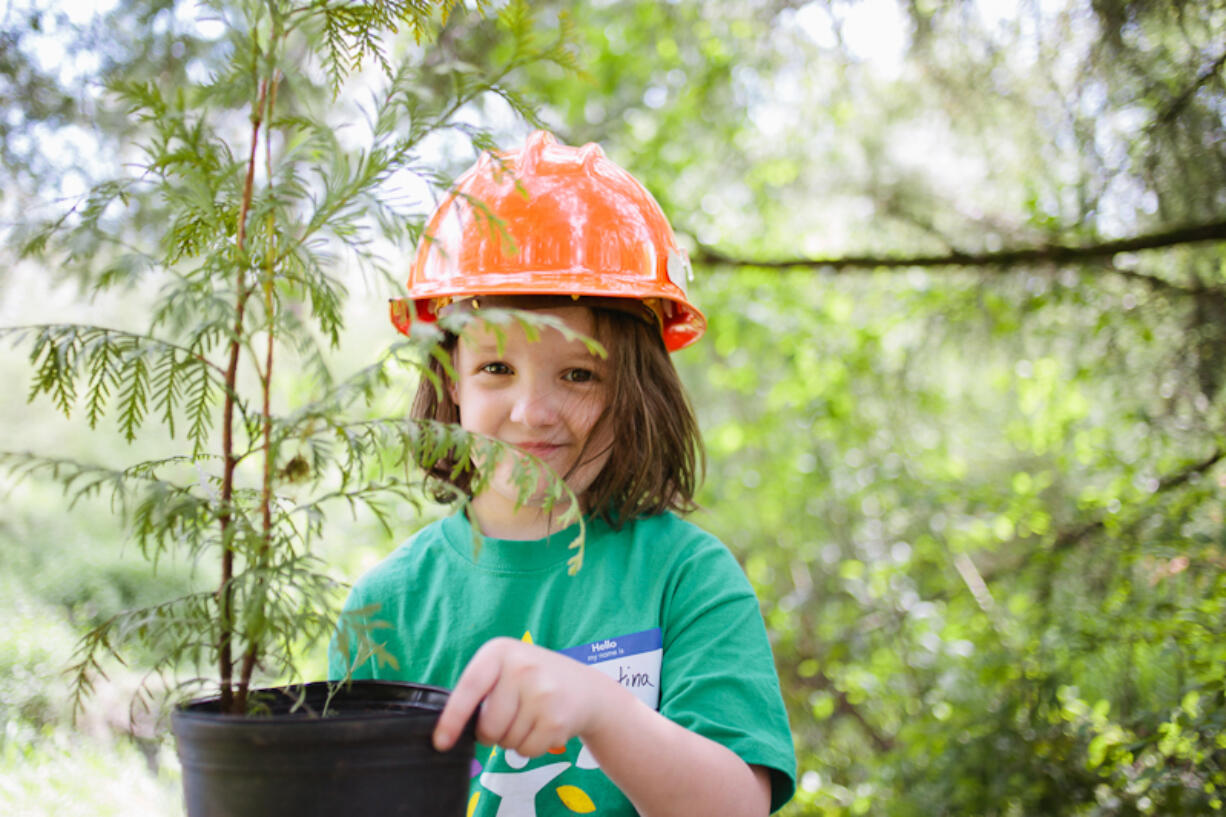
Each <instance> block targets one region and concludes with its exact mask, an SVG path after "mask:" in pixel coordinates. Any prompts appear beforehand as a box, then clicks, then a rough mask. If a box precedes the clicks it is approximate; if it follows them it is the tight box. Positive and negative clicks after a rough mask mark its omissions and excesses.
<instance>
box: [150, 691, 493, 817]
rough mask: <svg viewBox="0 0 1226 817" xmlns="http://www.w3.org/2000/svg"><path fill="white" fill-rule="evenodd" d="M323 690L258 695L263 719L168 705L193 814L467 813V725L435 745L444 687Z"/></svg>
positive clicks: (211, 706) (353, 816)
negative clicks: (449, 743)
mask: <svg viewBox="0 0 1226 817" xmlns="http://www.w3.org/2000/svg"><path fill="white" fill-rule="evenodd" d="M329 691H330V685H329V684H327V683H323V682H320V683H311V684H304V685H301V686H292V687H280V688H276V689H265V690H259V691H257V692H256V693H253V696H256V697H255V699H256V700H257V701H258V704H257V706H259V707H261V708H262V709H263V710H264V711H266V712H267V713H268V714H256V715H250V716H247V717H239V716H236V715H222V714H220V713H219V712H218V708H219V707H218V701H217V699H216V698H206V699H202V700H198V701H193V702H191V703H189V704H185V705H184V706H182V707H180V708H179V709H177V710H175V712H174V714H173V715H172V716H171V724H172V728H173V730H174V734H175V740H176V742H177V743H178V750H179V759H180V761H181V763H182V766H183V790H184V795H185V797H186V801H187V813H188V817H274V816H275V815H282V814H284V815H293V817H316V815H319V817H323V816H324V815H326V817H338V815H345V817H363V815H378V817H392V815H406V817H407V815H414V817H417V816H420V817H435V815H438V817H463V815H464V812H465V809H466V807H467V803H468V784H469V779H470V775H471V769H472V761H473V742H474V734H473V727H472V724H470V725H469V728H468V730H466V732H465V734H464V735H463V736H462V737H461V739H460V741H459V742H458V743H457V744H456V747H455V748H454V749H452V750H451V751H450V752H446V753H439V752H436V751H435V750H434V746H433V745H432V743H431V741H430V736H431V733H432V732H433V730H434V724H435V722H436V721H437V720H438V714H439V712H440V711H442V708H443V704H444V703H446V701H447V691H446V690H444V689H440V688H438V687H430V686H423V685H420V684H408V683H399V682H390V681H354V682H352V683H351V684H349V685H346V686H340V687H335V686H333V687H332V693H333V694H332V695H331V699H330V700H329ZM325 706H326V708H327V712H326V714H324V715H323V716H322V717H321V713H324V711H325Z"/></svg>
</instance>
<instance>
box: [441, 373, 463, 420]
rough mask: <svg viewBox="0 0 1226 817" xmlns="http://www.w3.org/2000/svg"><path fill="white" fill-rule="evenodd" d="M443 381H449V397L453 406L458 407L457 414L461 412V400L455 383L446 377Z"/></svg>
mask: <svg viewBox="0 0 1226 817" xmlns="http://www.w3.org/2000/svg"><path fill="white" fill-rule="evenodd" d="M443 379H444V380H446V381H447V395H448V396H449V397H450V398H451V404H452V405H453V406H455V407H456V412H457V413H458V412H459V410H460V398H459V395H458V393H457V392H458V390H457V389H456V386H455V381H454V380H452V379H451V378H450V377H447V376H446V375H444V376H443Z"/></svg>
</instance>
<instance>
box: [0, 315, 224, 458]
mask: <svg viewBox="0 0 1226 817" xmlns="http://www.w3.org/2000/svg"><path fill="white" fill-rule="evenodd" d="M4 338H11V339H13V340H14V341H15V342H16V343H17V344H21V343H23V342H28V343H30V345H31V350H30V362H31V364H32V365H33V368H34V378H33V380H32V382H31V386H30V391H29V394H28V399H29V400H31V401H33V400H34V399H36V398H37V397H38V396H39V395H41V394H46V395H48V396H49V397H50V398H51V400H52V403H53V404H54V405H55V407H56V408H57V409H58V410H59V411H60V412H61V413H63V414H64V415H65V416H71V414H72V410H73V408H74V406H75V405H76V403H77V398H78V387H79V386H80V385H81V383H82V381H84V385H85V398H84V399H85V407H86V417H87V419H88V421H89V423H90V426H91V427H93V426H96V425H97V423H98V421H99V420H100V419H101V418H102V416H103V415H104V414H105V413H106V411H107V409H108V407H109V403H110V400H111V398H112V397H115V410H116V412H117V413H118V420H119V428H120V430H121V431H122V433H123V435H124V437H125V439H127V440H129V441H130V440H133V439H135V437H136V434H137V431H138V430H139V429H140V427H141V426H142V425H143V423H144V421H145V418H146V416H147V414H148V411H149V408H150V400H151V399H155V400H156V403H155V404H154V407H155V408H157V409H159V410H160V411H159V417H160V418H161V419H162V421H163V422H164V423H165V424H166V425H167V427H168V429H169V430H170V432H171V434H173V433H174V418H175V414H176V411H177V410H178V408H179V406H180V402H181V396H182V394H181V388H182V387H181V384H182V382H183V381H184V380H187V379H193V378H207V379H210V380H216V379H217V378H218V377H219V375H220V372H218V371H217V369H216V367H215V366H213V364H211V363H210V362H209V361H208V360H207V358H205V357H204V356H203V355H202V354H200V353H198V352H196V351H194V350H192V349H188V348H184V347H182V346H179V345H178V344H174V343H169V342H167V341H164V340H160V339H158V338H154V337H150V336H148V335H138V334H134V333H131V332H123V331H120V330H117V329H108V328H105V327H99V326H88V325H79V324H45V325H41V326H21V327H6V328H0V339H4Z"/></svg>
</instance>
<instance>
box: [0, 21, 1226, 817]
mask: <svg viewBox="0 0 1226 817" xmlns="http://www.w3.org/2000/svg"><path fill="white" fill-rule="evenodd" d="M534 6H535V7H537V10H538V13H539V15H540V20H541V24H543V25H547V24H549V22H550V21H551V20H553V19H557V20H559V21H564V22H565V24H566V26H568V28H567V29H566V30H567V36H568V37H570V38H572V39H573V42H574V44H575V47H574V53H575V54H576V56H577V63H578V67H579V69H580V72H579V73H577V74H576V73H574V72H567V71H562V70H560V69H557V68H554V67H550V66H548V65H540V66H524V67H523V69H522V70H521V71H520V72H519V73H518V74H517V75H516V77H517V86H518V87H519V88H521V89H522V90H523V91H524V97H522V98H515V99H514V101H515V102H516V105H515V106H513V107H520V108H524V109H526V108H529V107H531V108H534V109H535V111H536V113H537V114H538V115H539V116H540V117H541V118H542V119H543V120H544V121H545V122H546V123H547V124H549V125H551V126H553V127H554V128H555V129H556V130H557V131H558V132H559V135H560V136H561V137H562V138H564V139H566V140H567V141H570V142H572V143H578V142H581V141H584V140H587V139H598V140H599V141H601V142H602V144H603V145H604V146H605V147H606V149H607V150H608V151H609V153H610V154H611V155H612V156H613V157H614V158H615V159H617V160H618V161H619V162H621V163H622V164H624V165H625V166H627V167H629V168H631V169H632V170H633V171H634V172H635V173H636V175H638V176H639V177H640V178H642V179H643V180H644V181H645V182H646V183H647V184H648V186H649V187H650V188H651V189H652V190H653V192H654V193H655V194H656V196H657V197H658V198H659V199H660V200H661V203H662V204H664V206H665V208H666V210H667V211H668V212H669V214H670V216H671V217H672V218H673V222H674V224H675V226H677V227H678V228H679V230H680V231H681V232H682V233H683V234H684V236H685V238H686V240H688V241H690V242H691V246H692V254H693V257H694V258H695V260H696V262H697V264H696V271H697V273H698V276H699V280H698V281H697V282H696V283H695V285H694V286H695V291H694V296H695V299H696V300H697V302H698V303H699V304H700V305H701V306H702V307H703V308H704V309H705V311H706V312H707V314H708V316H709V318H710V331H709V334H708V336H707V338H705V339H704V341H703V342H702V343H701V344H699V345H698V346H696V347H694V348H693V349H691V350H687V351H684V352H682V353H680V354H679V355H678V356H677V362H678V364H679V366H680V367H681V369H682V371H683V376H684V378H685V380H686V382H687V383H688V385H689V387H690V389H691V391H692V392H693V394H694V398H695V403H696V406H697V407H698V411H699V414H700V419H701V422H702V425H703V428H704V432H705V436H706V440H707V444H708V453H709V465H708V476H707V482H706V489H705V493H704V494H703V496H702V501H703V504H704V505H705V507H706V510H705V511H703V512H702V513H701V514H700V517H699V518H698V520H697V521H699V523H700V524H703V525H705V526H707V527H709V528H710V529H712V530H713V531H715V532H716V533H717V534H719V535H720V536H721V537H722V538H724V539H725V540H726V541H727V542H729V544H730V545H731V546H732V547H733V549H734V550H735V552H736V553H737V555H738V556H739V557H740V558H741V559H742V561H743V564H744V565H745V568H746V571H747V573H748V574H749V576H750V578H751V580H752V581H753V582H754V584H755V586H756V588H757V589H758V592H759V594H760V596H761V598H762V601H763V610H764V613H765V615H766V619H767V623H768V626H769V628H770V631H771V633H772V637H773V638H774V644H775V650H776V658H777V661H778V665H779V669H780V674H781V678H782V680H783V683H784V688H785V694H786V696H787V698H788V704H789V707H790V710H791V715H792V723H793V728H794V730H795V734H796V738H797V748H798V755H799V761H800V770H799V771H800V782H801V787H800V791H799V792H798V795H797V799H796V801H795V803H794V804H793V805H792V806H791V807H789V808H790V812H789V813H796V814H802V813H805V814H807V813H816V814H827V815H851V814H890V815H929V814H975V815H1133V814H1158V815H1180V814H1189V815H1191V814H1205V813H1214V812H1219V811H1222V810H1223V801H1222V796H1221V793H1222V790H1223V789H1224V788H1226V739H1224V738H1223V737H1222V736H1223V734H1224V733H1226V729H1224V727H1226V633H1223V626H1224V625H1223V622H1224V621H1226V615H1224V614H1226V579H1224V578H1223V576H1224V572H1223V567H1226V551H1224V548H1226V523H1224V520H1223V507H1226V502H1223V499H1224V496H1226V471H1224V470H1223V469H1224V466H1223V465H1222V463H1221V460H1222V457H1223V452H1226V397H1224V396H1223V380H1222V375H1223V372H1226V251H1224V250H1223V245H1222V244H1221V243H1220V242H1221V241H1222V240H1223V238H1224V237H1226V229H1224V227H1223V223H1224V222H1226V124H1224V122H1223V118H1222V111H1223V110H1226V83H1224V81H1223V73H1224V65H1226V49H1224V48H1223V46H1222V42H1223V41H1224V40H1226V38H1224V37H1223V34H1224V33H1226V4H1223V3H1222V2H1220V0H1209V2H1203V3H1187V2H1179V0H1170V1H1169V2H1146V3H1141V2H1129V1H1128V0H1096V1H1095V2H1092V3H1090V2H1080V1H1077V0H1069V1H1068V2H1066V3H1042V4H1038V3H1034V4H1031V3H1021V4H1018V5H1017V7H1010V6H1008V5H1000V4H988V3H979V4H976V3H969V2H967V3H961V2H949V3H924V2H913V3H898V4H893V3H889V2H874V3H843V2H829V3H827V2H817V3H810V4H804V5H797V4H794V3H787V2H781V1H771V0H762V1H761V2H750V1H747V2H741V3H731V2H728V3H707V2H697V0H694V1H693V2H685V1H684V0H679V1H678V2H670V3H661V2H648V0H641V1H636V0H625V1H624V2H602V3H585V4H570V3H567V4H553V5H551V4H534ZM894 34H897V38H896V39H895V38H894V37H893V35H894ZM508 43H509V41H508V40H507V39H506V30H505V28H499V26H498V24H497V23H496V22H494V21H489V22H481V21H478V20H474V19H472V18H468V17H457V18H453V20H452V21H451V23H450V24H449V25H448V26H447V27H446V28H444V29H443V31H442V33H441V36H440V38H439V41H438V48H437V49H435V50H433V51H431V52H430V54H431V55H432V56H430V57H428V58H427V59H426V64H428V65H430V66H434V70H436V71H440V72H443V71H460V72H462V73H464V75H465V76H469V75H481V76H495V75H497V65H500V64H505V59H506V58H507V55H508V54H509V53H511V52H512V51H513V47H512V46H511V45H509V44H508ZM500 60H502V61H504V62H502V63H500V62H499V61H500ZM448 76H449V77H450V75H448ZM319 81H320V83H321V85H322V86H323V87H322V88H321V90H326V87H327V78H326V76H325V75H321V76H320V78H319ZM452 81H454V78H449V79H448V81H447V82H452ZM179 82H181V80H180V79H179V78H174V79H172V80H170V83H171V84H172V85H174V84H177V83H179ZM415 82H416V85H415V86H414V87H417V88H419V89H420V88H424V87H427V86H428V85H429V82H428V81H427V78H425V77H423V76H422V75H418V76H417V78H416V80H415ZM433 87H435V88H436V89H438V88H443V87H447V83H441V84H438V85H435V86H433ZM483 99H484V101H481V102H477V103H474V104H471V105H469V106H467V107H466V108H465V109H464V112H463V114H464V116H465V117H466V120H465V121H470V122H480V123H482V124H485V125H488V126H490V127H491V128H493V129H494V130H495V132H498V133H500V134H501V135H502V136H505V141H506V142H508V143H512V142H515V141H517V140H518V139H519V138H521V137H522V134H523V132H524V130H525V129H526V127H525V126H524V125H523V124H522V123H521V122H520V121H519V120H516V119H514V117H508V116H506V114H505V111H504V108H506V106H505V105H504V104H503V103H501V102H498V101H496V100H495V101H490V100H491V99H495V98H492V97H489V96H487V97H484V98H483ZM42 113H43V114H44V115H45V116H47V117H52V116H53V115H54V111H49V110H48V111H43V112H42ZM36 114H38V111H32V112H31V113H30V115H31V116H34V115H36ZM112 132H114V131H112ZM500 141H504V140H503V139H501V138H500ZM465 146H467V140H465ZM470 159H471V154H470V153H468V152H466V151H463V150H454V149H451V150H449V149H446V148H440V149H439V151H438V155H437V161H436V162H434V163H433V165H432V167H433V168H434V169H436V170H439V171H440V172H441V174H442V177H443V178H445V176H446V174H447V173H448V172H453V171H454V170H456V169H458V168H459V167H461V166H463V165H465V164H467V163H468V161H469V160H470ZM30 167H31V168H32V169H31V170H29V171H28V172H29V173H36V172H38V173H41V172H48V173H49V172H51V171H50V170H45V169H44V168H42V167H41V166H40V165H38V163H35V162H31V164H30ZM23 172H26V171H24V170H23ZM139 223H140V224H146V223H149V224H156V223H157V221H156V219H152V218H150V219H145V220H144V221H140V222H139ZM408 238H411V235H410V236H408ZM1193 239H1195V240H1193ZM1123 250H1127V251H1123ZM108 258H109V259H111V260H110V261H108V262H107V263H115V261H114V259H115V258H116V256H114V255H111V256H108ZM900 259H902V261H900ZM755 261H756V262H758V263H754V262H755ZM904 261H905V262H906V263H904ZM341 262H342V259H340V258H338V259H337V264H338V265H339V264H340V263H341ZM766 262H771V263H770V264H767V263H766ZM390 271H391V272H393V273H398V272H399V270H397V269H394V268H393V269H391V270H390ZM378 299H379V298H378V297H374V298H372V300H373V301H377V300H378ZM359 357H360V356H359ZM365 362H366V361H363V363H362V364H359V365H364V363H365ZM287 365H289V364H287ZM118 399H120V400H122V397H120V398H118ZM419 521H420V520H418V519H414V518H412V517H410V518H408V519H400V518H394V519H392V520H391V524H392V525H393V527H394V528H396V532H395V534H394V536H395V537H400V536H403V535H404V534H405V533H407V531H408V530H409V529H411V528H412V527H414V526H415V525H416V524H418V523H419ZM390 542H391V540H385V542H384V544H382V545H376V546H374V549H375V550H378V549H379V548H386V547H387V546H389V545H390ZM345 558H353V556H352V554H351V553H350V554H348V555H347V556H346V557H345ZM350 568H355V569H354V570H351V571H350V572H348V574H347V575H349V576H350V577H352V576H353V575H355V573H356V565H355V564H354V563H353V562H349V563H348V564H347V565H346V567H345V569H346V570H349V569H350ZM35 658H36V660H37V661H40V662H44V663H45V661H46V660H49V659H47V658H46V657H45V656H43V657H37V656H36V657H35ZM32 660H34V659H32ZM44 703H45V702H43V703H40V701H39V700H37V699H34V698H31V699H30V701H29V702H28V703H27V704H26V705H27V706H29V707H31V708H32V709H31V710H30V711H31V712H32V713H33V714H32V715H31V717H39V716H40V715H39V714H38V713H39V712H40V711H42V712H44V713H45V710H40V709H39V707H42V706H43V705H44ZM6 717H8V716H7V715H6Z"/></svg>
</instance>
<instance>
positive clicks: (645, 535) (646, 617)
mask: <svg viewBox="0 0 1226 817" xmlns="http://www.w3.org/2000/svg"><path fill="white" fill-rule="evenodd" d="M577 531H578V526H574V527H571V528H568V529H567V530H565V531H562V532H560V533H557V534H555V535H554V536H552V537H550V538H549V539H542V540H536V541H526V542H525V541H512V540H502V539H488V538H487V539H482V540H481V541H480V545H479V546H476V545H475V543H474V538H473V529H472V527H471V526H470V524H469V522H468V520H467V518H466V517H465V515H464V514H463V513H457V514H455V515H453V516H450V517H448V518H446V519H443V520H441V521H439V522H435V523H434V524H431V525H429V526H427V527H426V528H424V529H422V530H421V531H420V532H418V533H417V535H415V536H414V537H413V538H412V539H411V540H410V541H409V542H408V543H407V544H405V545H403V546H401V547H400V548H398V549H397V550H396V551H395V552H393V553H392V554H391V555H390V556H388V558H387V559H385V560H384V561H383V562H382V563H380V564H379V565H378V566H376V567H375V568H374V569H373V570H371V571H370V572H369V573H367V574H366V575H365V576H363V577H362V578H361V579H360V580H359V581H358V583H357V584H356V585H355V586H354V588H353V591H352V593H351V594H350V596H349V600H348V601H347V602H346V604H345V609H346V610H348V611H353V610H361V609H363V608H368V609H370V610H372V612H371V613H370V614H369V615H370V617H372V618H374V619H378V620H380V624H383V623H386V624H390V625H391V626H390V627H386V626H384V627H383V628H381V629H374V630H372V631H371V635H372V637H373V640H374V641H375V642H376V643H379V644H381V645H382V646H383V647H384V648H385V649H386V654H387V655H389V656H391V658H392V659H394V662H395V665H393V664H392V663H391V662H389V661H387V660H386V659H384V660H379V659H377V658H371V660H369V661H367V662H365V663H364V664H363V665H361V666H359V667H356V668H355V670H354V673H353V677H354V678H376V679H387V680H405V681H415V682H418V683H426V684H435V685H438V686H445V687H453V686H454V685H455V683H456V681H457V680H458V679H459V677H460V672H461V671H462V670H463V669H464V667H465V666H466V665H467V663H468V661H469V659H470V658H471V657H472V655H473V653H475V652H476V651H477V649H478V648H479V647H480V646H481V645H482V644H484V643H485V642H486V641H488V640H489V639H491V638H495V637H497V636H510V637H512V638H519V639H523V640H530V641H531V642H533V643H535V644H537V645H539V646H542V647H547V648H549V649H553V650H558V651H561V652H564V653H566V654H567V655H570V656H571V657H572V658H575V659H576V660H579V661H583V662H584V663H587V664H589V665H590V666H594V667H596V668H597V669H599V670H600V671H602V672H605V673H606V674H608V675H611V676H612V677H614V678H616V679H618V680H619V681H620V682H621V683H622V684H623V685H624V686H626V687H628V688H629V689H630V691H631V692H633V693H634V694H635V695H636V696H637V697H639V698H640V700H643V701H645V702H646V703H647V704H649V705H651V706H653V707H654V708H656V709H658V710H659V711H660V712H661V713H662V714H663V715H665V716H667V717H668V718H670V719H672V720H673V721H675V722H676V723H678V724H680V725H682V726H684V727H686V728H687V729H690V730H692V731H694V732H697V733H698V734H700V735H704V736H706V737H708V738H710V739H711V740H714V741H716V742H717V743H720V744H722V745H724V746H726V747H728V748H729V749H731V750H732V751H733V752H734V753H736V754H737V755H738V756H740V757H741V758H742V759H743V760H744V761H745V762H746V763H751V764H757V765H761V766H765V767H767V768H768V769H769V770H770V777H771V809H772V811H773V810H775V809H777V808H779V807H780V806H782V805H783V804H784V803H786V802H787V801H788V799H789V798H790V797H791V796H792V792H793V791H794V789H795V768H796V760H795V755H794V754H793V749H792V739H791V733H790V731H789V729H788V723H787V715H786V713H785V711H784V707H783V700H782V696H781V695H780V692H779V680H778V676H777V675H776V673H775V665H774V660H773V658H772V656H771V651H770V645H769V643H768V642H767V637H766V629H765V627H764V626H763V624H762V616H761V612H760V610H759V608H758V601H757V598H756V597H755V596H754V593H753V590H752V588H751V587H750V585H749V582H748V580H747V579H746V578H745V575H744V573H743V572H742V571H741V569H740V566H739V565H738V564H737V563H736V560H735V559H734V558H733V557H732V555H731V554H730V553H729V552H728V550H727V548H725V547H724V545H723V544H722V543H720V542H719V540H717V539H716V538H715V537H713V536H711V535H710V534H708V533H706V532H704V531H703V530H701V529H700V528H698V527H696V526H694V525H692V524H690V523H688V522H685V521H683V520H681V519H679V518H677V517H676V516H675V515H673V514H671V513H666V514H662V515H660V516H654V517H647V518H642V519H638V520H636V521H634V522H631V523H629V524H627V525H625V526H623V527H622V529H621V530H620V531H614V530H613V529H612V528H611V527H609V526H608V525H606V524H604V523H603V522H600V521H598V520H593V521H591V522H589V523H588V526H587V541H586V552H585V557H584V562H583V568H582V569H581V570H580V571H579V572H578V573H577V574H576V575H574V576H571V575H568V573H567V570H566V561H567V559H568V558H569V557H570V556H571V555H572V553H573V551H571V550H570V549H569V547H568V546H569V544H570V543H571V542H573V540H574V537H575V536H576V534H577ZM373 611H377V612H373ZM335 647H336V645H335V642H334V644H333V649H331V650H330V651H329V671H330V674H331V676H332V677H333V678H334V679H336V678H341V677H343V676H344V674H345V664H346V660H345V658H344V656H342V655H340V654H339V652H338V650H337V649H336V648H335ZM477 761H478V765H480V767H481V768H480V769H477V768H476V767H474V779H473V783H472V794H471V795H470V797H471V798H472V799H471V800H470V809H469V811H470V814H473V815H491V817H534V816H535V815H542V817H543V816H544V815H569V814H572V813H594V814H600V815H621V814H626V815H630V814H634V813H635V812H634V809H633V807H632V806H631V805H630V803H629V801H628V800H627V799H626V798H625V796H624V795H623V794H622V793H621V792H620V791H619V790H618V789H617V788H616V787H615V786H614V785H613V784H612V782H610V781H609V779H608V778H607V777H606V776H605V775H604V774H603V773H602V772H601V771H600V769H599V768H598V767H597V766H596V764H595V761H594V759H593V758H592V757H591V754H590V753H588V752H587V751H586V750H585V749H584V747H583V745H582V742H581V741H579V740H578V739H577V738H576V739H573V740H571V741H570V744H569V745H568V746H567V747H566V751H565V753H564V754H545V755H542V756H541V757H537V758H532V759H528V758H524V757H523V756H521V755H519V754H518V753H516V752H513V751H504V750H502V749H498V748H494V749H492V750H491V748H490V747H478V750H477Z"/></svg>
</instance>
